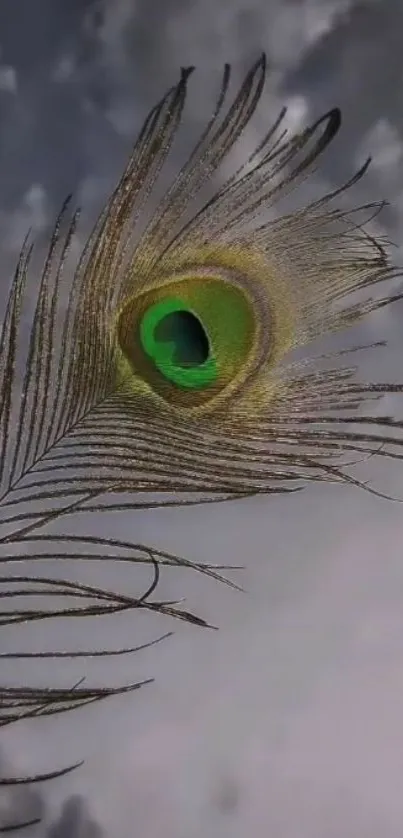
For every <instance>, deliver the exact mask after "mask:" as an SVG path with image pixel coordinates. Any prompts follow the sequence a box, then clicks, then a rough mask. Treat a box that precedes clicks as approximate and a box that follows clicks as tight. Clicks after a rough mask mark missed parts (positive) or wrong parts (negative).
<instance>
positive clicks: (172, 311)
mask: <svg viewBox="0 0 403 838" xmlns="http://www.w3.org/2000/svg"><path fill="white" fill-rule="evenodd" d="M140 340H141V344H142V347H143V351H144V352H145V353H146V355H148V357H149V358H150V359H151V360H152V361H153V363H154V364H155V366H156V368H157V369H158V370H159V372H160V373H162V375H164V376H165V378H166V379H168V380H169V381H171V382H172V383H173V384H176V385H177V386H179V387H185V388H189V389H198V388H201V387H206V386H208V385H209V384H212V383H214V382H215V381H216V379H217V376H218V370H217V363H216V360H215V358H214V355H213V351H212V347H211V343H210V339H209V336H208V334H207V332H206V330H205V329H204V327H203V323H202V321H201V320H200V319H199V318H198V317H197V314H195V312H194V311H192V310H191V309H190V308H189V306H188V305H187V304H186V303H184V302H183V301H182V300H180V299H179V298H175V297H167V298H165V299H163V300H160V301H159V302H157V303H155V304H154V305H152V306H150V308H148V309H147V311H146V312H145V313H144V315H143V317H142V320H141V323H140Z"/></svg>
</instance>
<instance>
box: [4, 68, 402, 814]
mask: <svg viewBox="0 0 403 838" xmlns="http://www.w3.org/2000/svg"><path fill="white" fill-rule="evenodd" d="M192 70H193V68H186V69H183V70H182V72H181V76H180V80H179V82H178V84H177V85H176V86H174V87H172V88H171V89H170V90H169V91H168V93H167V94H166V95H165V96H164V97H163V99H161V101H160V102H159V103H158V104H157V105H156V106H155V107H154V108H153V109H152V111H151V112H150V114H149V116H148V117H147V119H146V121H145V123H144V126H143V128H142V129H141V131H140V134H139V137H138V140H137V142H136V144H135V146H134V149H133V152H132V154H131V156H130V159H129V162H128V164H127V166H126V169H125V171H124V173H123V175H122V178H121V180H120V181H119V183H118V185H117V187H116V189H115V191H114V192H113V194H112V196H111V197H110V199H109V201H108V202H107V204H106V207H105V209H104V210H103V212H102V213H101V215H100V217H99V219H98V221H97V223H96V225H95V227H94V230H93V232H92V234H91V235H90V237H89V239H88V241H87V243H86V245H85V248H84V250H83V253H82V255H81V257H80V259H79V262H78V265H77V267H76V270H75V272H74V275H73V278H72V280H71V281H70V280H69V279H68V278H67V276H66V275H67V273H68V271H67V270H66V262H67V260H68V257H69V254H70V250H71V245H72V242H73V240H74V236H75V233H76V228H77V222H78V217H79V213H78V212H74V213H73V214H72V216H71V217H69V213H70V205H71V198H70V197H69V198H67V199H66V201H65V203H64V205H63V207H62V210H61V212H60V214H59V217H58V219H57V222H56V225H55V229H54V231H53V235H52V237H51V241H50V245H49V249H48V253H47V255H46V259H45V262H44V265H43V269H42V273H41V276H40V279H39V283H38V288H37V293H36V302H35V308H34V312H33V316H32V323H31V329H30V334H29V340H28V345H27V346H24V341H23V334H22V328H21V325H22V313H23V312H24V310H25V309H24V306H26V301H27V297H26V293H25V288H26V284H27V273H28V268H29V265H30V263H31V259H32V253H33V250H32V244H31V243H30V241H29V238H27V239H26V241H25V242H24V244H23V247H22V250H21V254H20V258H19V261H18V265H17V268H16V272H15V276H14V280H13V283H12V287H11V291H10V295H9V299H8V303H7V306H6V310H5V312H4V317H3V327H2V332H1V338H0V545H1V551H2V552H1V555H0V563H1V567H2V569H3V570H2V574H1V575H0V599H1V600H2V603H3V606H4V610H1V611H0V626H3V627H6V626H9V627H10V626H11V625H14V624H27V625H29V626H30V625H34V624H35V623H36V622H37V621H38V620H39V621H42V620H50V619H53V620H54V619H59V618H60V617H61V616H64V617H67V616H68V617H82V616H86V617H89V616H94V615H101V614H110V613H116V612H120V611H127V610H131V609H139V608H141V609H148V610H152V611H158V612H160V613H162V614H165V615H168V616H171V617H174V618H178V619H182V620H186V621H188V622H192V623H195V624H197V625H206V623H205V622H204V621H203V620H202V619H201V618H199V617H196V616H195V615H193V614H191V613H190V612H189V611H184V610H183V609H182V608H180V607H178V603H168V602H161V601H155V600H153V601H151V600H150V597H152V595H153V594H154V592H155V589H156V587H157V584H158V579H159V568H160V566H164V565H165V566H183V567H191V568H195V569H197V570H199V571H201V572H203V573H207V574H208V575H210V576H212V577H213V578H215V579H219V580H221V581H226V580H225V579H224V580H223V577H222V576H221V574H220V573H219V571H220V569H221V568H220V567H219V566H218V565H217V566H214V565H212V564H209V565H203V564H200V563H197V564H196V563H192V562H190V561H189V560H185V559H184V558H183V557H179V556H175V555H173V554H169V553H168V552H164V551H158V550H155V549H153V548H152V547H149V546H147V545H142V544H137V543H135V542H130V541H129V542H128V541H122V540H118V539H113V538H104V537H98V536H96V535H94V534H93V533H91V532H90V533H89V534H88V535H82V536H72V535H70V534H69V533H68V532H67V531H63V527H64V523H65V522H66V521H67V520H68V519H69V518H70V516H71V515H76V514H78V513H80V514H81V516H82V519H85V520H87V518H86V516H88V514H89V513H94V512H97V513H100V512H102V511H105V510H122V509H127V508H129V509H131V510H133V509H138V508H141V507H149V508H150V507H157V506H161V505H175V504H179V505H188V504H192V503H201V502H212V501H214V502H216V501H218V500H228V499H230V498H235V497H237V498H241V497H244V496H248V495H251V494H256V493H261V492H264V493H278V492H290V491H295V490H296V489H298V488H300V487H301V486H302V485H303V484H304V483H305V482H306V481H310V480H315V481H328V480H331V481H335V480H336V481H341V482H349V483H353V484H357V485H364V484H361V483H360V482H359V481H358V480H357V479H356V478H355V477H354V476H353V475H352V474H351V473H350V471H349V470H348V466H351V464H352V463H354V462H355V461H356V460H357V458H358V459H359V458H360V457H361V456H364V457H368V456H373V457H390V458H401V457H402V445H403V439H402V435H401V429H402V421H401V420H394V419H392V418H391V417H389V416H380V415H373V414H372V413H371V412H370V411H368V413H367V414H366V415H364V414H363V412H362V405H363V403H365V402H368V406H369V407H370V406H371V405H372V404H373V402H374V401H377V400H378V399H379V398H380V397H381V396H382V395H383V394H385V393H389V394H397V393H402V391H403V384H393V383H372V382H370V383H361V382H359V381H358V380H357V378H356V369H355V367H349V368H341V367H340V357H341V356H343V355H344V354H346V353H347V352H357V351H358V350H362V349H364V348H365V347H353V348H352V349H350V350H346V349H343V350H341V351H340V352H338V353H337V352H336V353H334V354H333V355H331V356H328V357H322V358H320V359H313V360H311V361H309V360H307V359H306V358H305V359H304V360H302V361H299V362H296V361H295V360H293V359H292V357H290V352H291V350H293V349H298V348H302V347H304V346H306V345H307V344H309V343H310V342H312V341H313V340H316V339H317V338H319V337H321V336H323V335H327V334H329V333H332V332H335V331H338V330H340V329H344V328H346V327H350V326H352V325H354V324H355V323H357V322H358V321H359V320H361V319H362V318H363V317H364V316H366V315H367V314H368V313H370V312H372V311H375V310H377V309H379V308H382V307H383V306H385V305H388V304H390V303H392V302H396V301H397V300H399V299H401V297H402V293H401V292H400V290H399V289H395V290H394V291H393V292H392V291H390V290H387V291H386V292H385V293H384V296H379V297H378V298H376V299H372V297H370V298H369V299H363V297H362V294H361V297H360V298H359V299H358V301H357V298H356V297H354V298H353V297H352V296H351V295H352V294H355V293H356V292H357V291H359V292H366V291H369V292H370V291H372V290H373V289H375V288H376V287H377V286H378V285H379V286H380V287H382V283H385V282H386V281H387V280H390V279H393V278H395V277H397V276H399V274H400V271H399V269H397V268H395V267H394V266H393V265H392V264H391V263H390V259H389V254H388V243H387V242H386V241H385V240H384V239H381V238H376V237H374V236H373V235H371V234H370V233H369V232H368V230H367V229H366V227H365V225H364V223H363V221H362V219H363V217H365V218H367V220H371V218H373V217H374V216H375V215H376V214H377V213H378V212H379V211H380V209H381V207H382V203H383V202H381V203H371V204H366V205H364V206H361V207H358V208H355V209H353V210H351V211H346V210H345V209H344V207H343V208H341V207H338V206H337V205H336V202H337V199H339V197H340V196H341V194H342V193H344V192H346V191H347V190H349V189H350V188H351V187H353V186H354V184H356V183H357V181H358V180H359V179H360V178H361V177H362V176H363V175H364V173H365V171H366V169H367V166H368V162H369V161H367V162H366V163H365V164H364V165H363V166H362V168H361V169H360V170H359V172H358V173H357V174H356V175H354V177H352V178H351V179H350V180H349V181H348V182H347V183H345V184H344V185H343V186H342V187H340V188H338V189H335V190H334V191H333V192H331V193H329V194H327V195H325V196H323V197H322V198H320V199H318V200H315V201H312V202H311V203H309V204H308V205H306V206H304V207H303V208H302V209H299V210H295V211H294V212H289V213H287V214H283V215H281V214H278V211H277V205H278V202H279V201H280V200H281V199H283V198H284V197H285V196H286V195H287V194H288V193H289V192H290V191H291V190H293V189H295V187H296V186H298V185H299V184H300V183H301V182H302V181H303V180H304V179H305V178H306V177H308V176H309V175H310V174H311V173H312V171H314V169H315V166H316V163H317V159H318V157H319V156H320V155H321V154H322V152H323V151H324V150H325V149H326V147H327V146H328V145H329V143H330V142H331V141H332V140H333V138H334V136H335V135H336V134H337V132H338V130H339V127H340V111H339V110H338V108H333V109H332V110H330V111H328V113H326V114H324V115H323V116H322V117H321V118H320V119H318V120H316V121H315V122H314V123H313V124H312V125H311V126H309V127H308V128H306V129H305V130H303V131H301V132H300V133H296V134H293V135H291V136H289V134H288V132H287V130H286V129H285V128H284V127H283V126H284V119H285V114H286V111H285V109H282V110H281V112H280V114H279V115H278V117H277V119H276V120H275V122H274V124H273V125H272V126H271V127H270V128H269V130H268V131H267V133H266V135H265V136H264V137H263V139H262V140H261V142H260V143H259V145H258V147H257V148H256V149H255V150H254V151H253V153H252V154H250V155H249V157H248V158H247V159H245V160H244V162H243V163H242V164H241V165H240V166H239V167H238V169H237V170H236V171H235V172H234V173H233V174H232V175H230V176H227V178H226V179H224V178H223V177H222V176H221V178H220V167H221V165H222V164H223V162H224V161H226V159H227V156H228V155H229V153H230V152H231V150H232V148H233V146H234V144H235V143H236V142H237V141H238V140H239V139H240V138H241V137H242V134H243V132H244V130H245V128H247V126H248V125H249V122H250V119H251V117H252V116H253V114H254V112H255V110H256V107H257V105H258V102H259V100H260V98H261V95H262V91H263V86H264V81H265V75H266V61H265V57H264V56H262V57H261V58H260V59H259V60H258V61H257V62H256V63H255V64H254V66H253V67H252V68H251V69H250V71H249V72H248V73H247V75H246V77H245V79H244V81H243V83H242V85H241V87H240V89H239V91H238V93H237V95H236V96H235V98H234V99H233V101H232V102H230V104H228V98H229V89H230V78H231V72H230V67H229V66H228V65H226V66H225V69H224V73H223V79H222V84H221V89H220V91H219V95H218V99H217V103H216V106H215V109H214V111H213V114H212V116H211V118H210V120H209V121H208V122H207V124H206V126H205V128H204V130H203V131H202V132H201V135H200V138H199V140H198V142H197V143H196V146H195V148H194V149H193V150H192V152H191V154H190V155H189V158H188V159H187V161H186V162H185V163H184V165H183V166H182V168H181V169H180V171H179V172H178V174H177V175H176V177H175V178H174V179H173V181H172V183H171V185H170V186H169V188H168V189H167V191H166V193H165V195H163V197H162V198H161V200H160V201H159V203H158V205H157V206H156V207H153V196H154V187H155V186H156V183H157V181H158V178H159V175H160V173H161V170H162V168H163V167H164V164H165V163H166V161H167V158H168V157H169V154H170V152H171V148H172V144H173V142H174V139H175V135H176V132H177V130H178V128H179V126H180V124H181V119H182V112H183V108H184V104H185V100H186V96H187V87H188V81H189V77H190V75H191V72H192ZM216 179H217V180H218V179H219V182H220V184H221V185H219V186H218V187H217V186H216V187H215V191H214V190H212V194H211V197H210V198H209V199H208V200H205V199H204V201H203V199H202V194H205V189H206V187H207V186H210V185H211V184H213V183H216V182H217V180H216ZM274 209H276V214H274V213H273V210H274ZM66 288H67V289H68V295H67V300H66V297H65V294H66ZM387 288H388V289H389V288H390V286H389V285H388V286H387ZM381 345H383V344H382V342H377V343H376V344H373V345H372V347H371V348H372V349H373V350H375V348H380V346H381ZM367 348H370V347H367ZM334 359H335V360H334ZM327 361H329V362H330V363H331V364H333V366H327V363H325V364H324V362H327ZM21 368H23V375H22V386H21V375H20V370H21ZM369 426H372V430H371V432H370V431H369V429H368V428H369ZM344 455H346V456H347V457H348V462H347V463H346V462H344V463H343V456H344ZM364 488H366V489H368V487H367V486H364ZM371 491H374V490H371ZM125 493H130V498H129V499H125V498H124V497H123V496H124V494H125ZM53 524H56V525H57V526H58V527H59V528H60V530H58V531H57V533H56V534H55V533H53V530H52V532H50V531H49V529H48V528H49V526H50V525H53ZM49 559H53V560H57V561H58V562H59V561H62V560H63V561H65V562H66V563H68V565H69V567H70V568H73V569H74V568H75V567H76V565H74V562H77V561H78V562H83V561H84V562H95V563H96V562H100V561H102V562H123V561H125V562H132V563H134V564H138V563H141V564H144V563H150V564H151V566H152V567H153V569H154V578H153V581H152V583H151V585H150V587H149V589H148V590H147V591H146V593H143V594H142V595H139V596H137V595H134V594H130V595H129V594H127V593H126V594H125V595H123V594H120V593H118V592H114V591H109V590H104V589H101V588H99V587H98V586H97V585H88V584H84V583H82V582H78V581H76V580H74V578H73V579H68V578H67V576H66V578H64V579H60V578H57V579H56V578H52V577H51V576H47V575H46V574H42V573H41V574H40V575H36V574H35V570H34V569H35V566H36V562H37V561H40V562H41V563H42V564H43V562H44V561H46V560H49ZM18 562H21V563H22V564H23V572H22V573H21V574H15V573H14V572H11V570H10V568H11V567H14V565H15V563H18ZM42 564H41V567H42ZM73 575H74V572H73ZM230 584H233V583H230ZM38 595H40V597H41V602H42V603H49V605H46V604H42V605H41V607H39V606H38V605H37V601H36V598H37V597H38ZM26 601H28V602H33V603H34V605H32V607H30V606H29V605H28V606H27V605H25V602H26ZM63 602H64V603H66V604H63ZM3 606H2V607H3ZM164 636H167V635H164ZM155 642H157V640H154V641H151V642H150V643H149V644H143V645H142V646H141V647H140V646H136V647H130V648H125V649H110V650H106V649H104V650H102V649H99V650H94V649H92V650H86V649H80V650H75V651H68V650H54V651H51V652H48V651H37V652H29V651H18V652H1V653H0V658H1V659H8V660H9V659H13V658H14V659H28V658H32V657H33V658H38V659H41V658H46V657H50V658H55V659H56V658H60V657H68V658H70V657H71V658H76V657H83V656H86V657H88V658H90V657H96V656H108V655H110V656H112V655H118V654H129V653H131V652H134V651H138V650H139V648H144V647H145V646H147V645H152V644H153V643H155ZM142 683H145V682H144V681H142V682H137V683H131V684H128V685H119V686H117V687H110V688H106V687H104V688H102V687H100V688H98V687H97V688H92V687H87V686H85V687H83V686H81V685H80V684H76V685H73V686H72V687H70V688H69V689H62V688H57V687H54V686H52V687H49V686H46V687H43V688H38V687H34V686H5V685H3V686H1V687H0V725H8V724H10V723H12V722H16V721H18V720H19V719H22V718H26V717H27V716H28V717H33V718H35V717H38V716H43V715H53V714H54V713H59V712H64V711H66V710H69V709H73V708H74V707H80V706H83V705H85V704H88V703H92V702H94V701H96V700H100V699H102V698H105V697H107V696H109V695H114V694H116V693H121V692H124V691H127V690H133V689H137V688H138V687H139V686H141V685H142ZM68 770H70V769H69V768H67V769H62V770H60V771H59V772H57V771H56V772H52V773H51V774H49V775H46V777H48V778H50V777H51V776H57V775H59V774H63V773H65V771H68ZM44 778H45V775H42V776H41V775H38V776H37V777H36V778H32V777H29V778H4V779H3V780H0V783H1V784H2V785H12V784H16V783H23V782H32V781H34V780H35V779H36V780H40V779H44ZM11 827H12V825H9V826H8V827H7V829H10V828H11Z"/></svg>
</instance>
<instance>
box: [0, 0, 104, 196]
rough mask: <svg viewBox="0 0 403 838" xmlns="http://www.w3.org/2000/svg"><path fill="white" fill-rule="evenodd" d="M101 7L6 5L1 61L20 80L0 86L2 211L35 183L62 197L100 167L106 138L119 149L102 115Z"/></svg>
mask: <svg viewBox="0 0 403 838" xmlns="http://www.w3.org/2000/svg"><path fill="white" fill-rule="evenodd" d="M99 8H100V4H99V2H98V0H69V2H64V0H40V2H35V3H32V2H31V0H21V2H20V3H19V4H18V8H17V7H14V10H13V9H12V8H10V4H9V3H6V4H4V3H3V4H0V47H1V56H0V57H1V63H2V64H3V65H6V67H7V68H10V69H11V70H12V71H13V72H14V74H15V77H16V80H17V84H18V92H17V93H18V95H15V96H11V95H10V93H9V92H8V91H7V90H4V89H3V90H2V89H1V87H0V169H1V172H2V188H1V196H0V206H1V208H2V209H4V208H7V209H8V208H9V207H11V206H15V205H16V204H18V203H19V202H20V201H21V198H22V195H23V194H24V192H25V191H26V189H27V186H29V185H30V184H31V183H33V182H35V183H40V184H41V185H42V186H43V187H44V189H45V191H46V193H49V194H50V196H54V198H55V201H56V202H60V200H61V199H62V198H63V197H64V196H65V194H66V193H67V192H69V191H70V190H72V189H73V190H74V189H76V188H77V185H78V184H79V183H80V182H81V180H82V179H83V177H84V176H85V175H87V174H88V171H89V170H91V168H92V166H95V167H96V166H97V161H98V159H99V155H101V157H102V150H103V144H104V143H106V144H107V145H108V147H109V144H110V145H111V149H110V150H111V151H114V150H115V149H114V142H113V140H114V132H113V131H112V130H110V132H108V127H109V126H108V123H106V122H105V120H104V116H103V113H104V108H105V104H106V103H107V102H108V97H109V84H108V74H107V72H106V71H103V69H102V63H101V62H98V61H97V54H98V51H99V42H98V39H97V27H98V22H99V11H98V10H99ZM99 123H102V131H100V130H99V128H100V126H99Z"/></svg>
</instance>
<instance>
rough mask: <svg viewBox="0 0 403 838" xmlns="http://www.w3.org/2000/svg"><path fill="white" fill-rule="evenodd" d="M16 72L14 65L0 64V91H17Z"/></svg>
mask: <svg viewBox="0 0 403 838" xmlns="http://www.w3.org/2000/svg"><path fill="white" fill-rule="evenodd" d="M17 90H18V85H17V73H16V70H15V68H14V67H6V66H0V91H3V93H17Z"/></svg>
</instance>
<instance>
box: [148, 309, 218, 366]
mask: <svg viewBox="0 0 403 838" xmlns="http://www.w3.org/2000/svg"><path fill="white" fill-rule="evenodd" d="M154 339H155V341H156V342H157V343H170V344H173V345H174V347H175V348H174V352H173V355H172V362H173V363H174V364H175V366H178V367H198V366H200V365H201V364H204V363H205V361H207V359H208V357H209V354H210V346H209V340H208V337H207V335H206V332H205V331H204V329H203V326H202V324H201V323H200V320H198V318H197V317H195V315H194V314H192V312H191V311H173V312H171V313H170V314H167V315H165V317H163V318H162V320H160V321H159V323H158V324H157V326H156V327H155V329H154Z"/></svg>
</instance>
